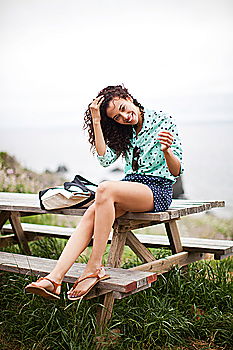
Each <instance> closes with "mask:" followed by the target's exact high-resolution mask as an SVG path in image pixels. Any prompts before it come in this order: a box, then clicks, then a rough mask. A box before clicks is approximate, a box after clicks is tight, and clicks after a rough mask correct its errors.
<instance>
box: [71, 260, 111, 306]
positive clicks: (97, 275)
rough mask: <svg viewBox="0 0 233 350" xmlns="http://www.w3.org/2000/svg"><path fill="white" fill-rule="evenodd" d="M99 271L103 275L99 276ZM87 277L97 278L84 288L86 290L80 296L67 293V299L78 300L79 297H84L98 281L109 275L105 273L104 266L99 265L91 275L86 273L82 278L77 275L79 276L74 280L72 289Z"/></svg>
mask: <svg viewBox="0 0 233 350" xmlns="http://www.w3.org/2000/svg"><path fill="white" fill-rule="evenodd" d="M101 272H102V273H103V276H100V274H101ZM87 278H96V279H97V280H96V281H95V282H94V283H93V284H92V285H91V286H90V287H89V288H88V289H87V290H86V292H85V293H84V294H82V295H80V296H77V297H76V296H74V297H72V296H69V295H68V299H69V300H72V301H73V300H78V299H81V298H83V297H85V296H86V295H87V294H88V293H89V292H90V291H91V289H92V288H93V287H94V286H95V285H96V284H97V283H98V282H100V281H103V280H106V279H108V278H110V276H109V275H106V274H105V271H104V268H103V266H101V267H100V268H99V269H98V270H97V272H96V273H92V274H91V275H88V276H86V277H83V278H81V279H80V277H79V278H78V279H77V280H76V281H75V283H74V285H73V287H72V289H75V288H76V287H77V285H78V284H79V283H80V282H82V281H84V280H86V279H87Z"/></svg>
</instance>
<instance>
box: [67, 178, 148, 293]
mask: <svg viewBox="0 0 233 350" xmlns="http://www.w3.org/2000/svg"><path fill="white" fill-rule="evenodd" d="M115 206H117V207H118V208H120V209H121V210H122V212H127V211H133V212H143V211H149V210H153V208H154V202H153V193H152V191H151V190H150V189H149V187H148V186H146V185H143V184H140V183H133V182H127V181H124V182H123V181H105V182H103V183H102V184H100V185H99V187H98V189H97V192H96V198H95V221H94V239H93V248H92V254H91V257H90V259H89V261H88V263H87V266H86V269H85V271H84V273H83V274H82V276H81V277H85V276H87V275H89V274H92V273H95V272H96V270H97V269H98V268H99V267H100V266H101V264H102V257H103V254H104V252H105V248H106V244H107V241H108V237H109V232H110V231H111V228H112V225H113V222H114V220H115ZM94 281H95V279H93V278H89V279H87V280H84V281H83V282H80V283H79V284H78V285H77V287H76V288H75V289H72V290H71V291H70V293H69V294H70V296H81V295H82V294H84V293H85V291H86V290H87V289H88V288H89V287H90V286H91V285H92V284H93V282H94Z"/></svg>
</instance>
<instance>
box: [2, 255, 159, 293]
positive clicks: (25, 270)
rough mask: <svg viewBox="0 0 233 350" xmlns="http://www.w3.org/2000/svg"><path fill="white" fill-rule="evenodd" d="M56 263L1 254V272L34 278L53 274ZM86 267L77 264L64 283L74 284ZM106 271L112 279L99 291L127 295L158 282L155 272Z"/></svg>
mask: <svg viewBox="0 0 233 350" xmlns="http://www.w3.org/2000/svg"><path fill="white" fill-rule="evenodd" d="M56 262H57V260H51V259H46V258H38V257H35V256H26V255H21V254H13V253H6V252H0V270H2V271H8V272H15V273H20V274H27V275H32V276H33V275H41V276H44V275H46V274H48V273H49V272H51V270H52V269H53V268H54V267H55V264H56ZM85 266H86V264H80V263H75V264H74V265H73V266H72V267H71V269H70V270H69V271H68V272H67V274H66V276H65V278H64V282H70V283H74V282H75V280H76V279H77V278H78V276H79V275H80V274H82V272H83V271H84V269H85ZM105 269H106V273H107V274H109V275H110V277H111V278H109V279H107V280H104V281H101V282H99V283H98V285H97V286H98V289H103V290H105V292H106V291H116V292H120V293H126V294H127V293H131V292H133V291H134V290H136V289H137V288H141V287H146V286H148V287H149V285H150V284H151V283H152V282H154V281H155V280H156V274H155V273H153V272H152V273H151V272H149V273H148V272H142V271H140V272H139V273H138V272H131V271H129V270H126V269H121V268H110V267H105ZM93 291H94V289H93ZM93 295H94V294H93ZM94 296H96V295H94ZM89 297H90V295H89Z"/></svg>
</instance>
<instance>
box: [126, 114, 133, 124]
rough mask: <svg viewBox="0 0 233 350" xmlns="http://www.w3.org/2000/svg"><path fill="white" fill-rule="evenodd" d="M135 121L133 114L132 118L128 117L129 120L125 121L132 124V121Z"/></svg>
mask: <svg viewBox="0 0 233 350" xmlns="http://www.w3.org/2000/svg"><path fill="white" fill-rule="evenodd" d="M133 119H134V115H133V112H132V113H131V114H130V116H129V117H128V119H127V120H126V121H125V122H126V123H131V121H132V120H133Z"/></svg>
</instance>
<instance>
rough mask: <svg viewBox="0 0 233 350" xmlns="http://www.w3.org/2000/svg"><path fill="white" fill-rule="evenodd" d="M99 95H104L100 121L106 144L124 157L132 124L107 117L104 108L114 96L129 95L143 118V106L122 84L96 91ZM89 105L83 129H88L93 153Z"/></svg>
mask: <svg viewBox="0 0 233 350" xmlns="http://www.w3.org/2000/svg"><path fill="white" fill-rule="evenodd" d="M100 95H103V96H104V99H103V101H102V103H101V105H100V115H101V122H100V123H101V128H102V131H103V135H104V140H105V142H106V145H108V146H109V147H110V148H112V149H113V150H114V151H116V153H117V155H122V156H123V157H125V155H126V151H127V150H128V149H129V147H130V146H131V142H130V140H131V139H132V137H133V126H132V125H122V124H119V123H117V122H116V121H114V120H113V119H111V118H109V117H108V116H107V114H106V109H107V107H108V106H109V102H110V101H111V100H112V99H113V98H114V97H119V98H124V99H126V98H127V97H131V98H132V100H133V103H134V105H135V106H137V107H139V110H140V112H141V116H142V118H144V107H143V106H142V105H141V104H140V103H139V102H138V101H137V100H136V99H135V98H134V97H133V96H132V95H131V94H130V93H129V92H128V90H127V89H126V88H125V87H124V86H123V85H115V86H107V87H106V88H104V89H103V90H101V91H100V92H99V93H98V95H97V97H99V96H100ZM90 105H91V103H90V104H89V105H88V109H87V110H86V112H85V115H84V125H83V129H84V130H85V129H87V130H88V134H89V142H90V144H91V150H92V151H93V153H95V152H96V148H95V134H94V128H93V122H92V117H91V111H90Z"/></svg>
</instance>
